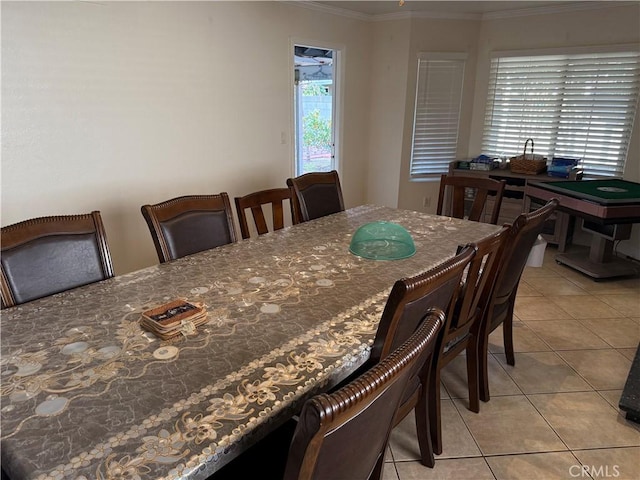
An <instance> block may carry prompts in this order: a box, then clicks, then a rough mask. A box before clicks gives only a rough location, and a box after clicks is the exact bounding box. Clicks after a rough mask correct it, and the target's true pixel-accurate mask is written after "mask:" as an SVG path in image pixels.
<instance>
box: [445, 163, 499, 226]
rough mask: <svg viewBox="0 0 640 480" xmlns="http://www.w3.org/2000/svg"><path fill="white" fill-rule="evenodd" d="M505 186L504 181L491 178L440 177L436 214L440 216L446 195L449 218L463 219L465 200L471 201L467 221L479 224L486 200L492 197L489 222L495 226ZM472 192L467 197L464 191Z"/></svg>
mask: <svg viewBox="0 0 640 480" xmlns="http://www.w3.org/2000/svg"><path fill="white" fill-rule="evenodd" d="M505 186H506V181H505V180H494V179H493V178H483V177H472V176H468V177H467V176H462V175H455V176H450V175H442V177H440V192H439V194H438V207H437V209H436V214H438V215H442V214H443V213H442V212H443V211H444V208H445V207H444V204H445V202H446V201H447V198H448V197H447V194H448V193H449V194H450V198H451V203H450V204H451V211H450V212H449V216H451V217H454V218H465V211H466V208H465V199H467V200H468V199H470V198H472V200H471V208H470V209H469V213H468V217H467V219H468V220H471V221H474V222H481V221H482V220H483V212H484V210H485V207H486V205H487V198H488V197H489V195H492V196H493V197H494V198H493V207H492V208H491V215H490V217H489V218H490V219H489V222H487V223H493V224H494V225H496V224H497V223H498V217H499V215H500V207H501V206H502V197H503V196H504V189H505ZM467 189H472V190H473V195H472V196H470V197H467V196H466V195H465V191H466V190H467Z"/></svg>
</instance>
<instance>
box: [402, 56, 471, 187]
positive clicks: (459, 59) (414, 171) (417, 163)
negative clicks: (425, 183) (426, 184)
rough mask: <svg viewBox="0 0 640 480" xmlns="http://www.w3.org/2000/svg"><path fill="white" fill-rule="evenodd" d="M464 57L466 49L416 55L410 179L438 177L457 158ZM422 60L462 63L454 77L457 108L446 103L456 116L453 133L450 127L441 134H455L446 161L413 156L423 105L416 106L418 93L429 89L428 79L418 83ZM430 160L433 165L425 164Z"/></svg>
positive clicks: (463, 82)
mask: <svg viewBox="0 0 640 480" xmlns="http://www.w3.org/2000/svg"><path fill="white" fill-rule="evenodd" d="M467 60H468V54H467V53H466V52H420V53H419V54H418V58H417V64H416V86H415V97H414V105H413V123H412V127H411V128H412V132H411V153H410V158H409V180H410V181H422V180H431V179H434V178H440V175H441V174H443V173H447V172H448V165H449V163H450V162H452V161H454V160H455V159H456V157H457V154H458V152H457V150H458V141H459V135H460V120H461V114H462V107H463V95H464V84H465V74H466V70H467ZM422 62H451V63H457V64H461V66H460V65H459V66H458V67H459V68H460V74H459V76H457V77H456V78H455V80H456V81H457V82H459V85H460V90H459V92H457V93H456V95H457V100H458V104H457V107H456V108H451V105H450V106H449V108H450V110H449V112H450V113H453V112H454V111H455V116H456V126H455V132H452V131H451V130H449V131H447V132H445V133H444V136H446V135H451V134H452V133H455V141H454V142H453V148H451V145H452V144H451V142H449V143H448V144H447V146H448V147H449V149H450V152H451V157H450V158H447V160H446V161H445V162H443V161H442V160H438V159H425V158H419V159H418V158H416V157H417V153H416V152H417V149H418V148H419V147H418V146H417V145H416V142H417V140H418V139H417V132H416V130H417V127H418V125H419V121H418V115H419V109H421V108H424V107H422V106H421V105H419V102H420V99H421V95H424V91H423V90H422V89H421V87H423V86H425V88H428V87H426V85H427V83H426V82H427V79H425V82H421V79H422V78H421V72H422V71H423V69H422V68H421V64H422ZM425 107H426V105H425ZM423 124H424V123H423ZM422 138H423V139H422V142H424V141H425V140H424V139H425V138H427V137H426V136H423V137H422ZM418 141H420V140H418ZM447 153H448V152H447ZM425 155H428V154H423V155H421V156H425ZM432 161H433V163H434V165H433V166H431V167H429V166H427V165H425V164H428V163H430V162H432ZM445 164H446V165H445ZM420 169H427V170H429V169H430V170H432V171H430V172H424V171H423V172H420V171H418V170H420Z"/></svg>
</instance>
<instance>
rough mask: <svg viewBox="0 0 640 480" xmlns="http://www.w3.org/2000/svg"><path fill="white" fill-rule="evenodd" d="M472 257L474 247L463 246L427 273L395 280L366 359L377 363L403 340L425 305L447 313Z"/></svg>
mask: <svg viewBox="0 0 640 480" xmlns="http://www.w3.org/2000/svg"><path fill="white" fill-rule="evenodd" d="M474 256H475V251H474V249H473V248H472V247H465V248H463V249H462V250H461V251H460V252H459V253H458V254H457V255H456V256H455V257H453V258H451V259H449V260H447V261H445V262H443V263H441V264H440V265H438V266H436V267H434V268H432V269H431V270H428V271H427V272H424V273H421V274H420V275H417V276H415V277H410V278H403V279H400V280H398V281H396V283H395V284H394V285H393V288H392V289H391V293H390V294H389V298H388V300H387V304H386V305H385V308H384V311H383V312H382V317H381V318H380V323H379V324H378V331H377V332H376V337H375V339H374V341H373V346H372V347H371V354H370V356H369V359H370V362H373V363H375V362H379V361H380V360H381V359H383V358H384V357H386V356H387V355H388V354H389V353H390V352H392V351H393V350H395V349H396V348H397V347H398V346H400V345H401V344H402V343H403V342H405V341H406V340H407V338H409V337H410V336H411V334H413V332H414V331H415V330H416V328H418V326H419V325H420V323H421V322H422V321H423V319H424V317H425V316H426V315H427V311H428V310H429V308H433V307H437V308H440V309H441V310H443V311H445V312H447V316H449V313H450V310H451V309H452V305H454V304H455V301H456V299H457V297H458V294H459V292H460V287H461V283H462V276H463V273H464V270H465V268H466V267H467V265H468V264H469V262H470V261H471V260H472V259H473V257H474Z"/></svg>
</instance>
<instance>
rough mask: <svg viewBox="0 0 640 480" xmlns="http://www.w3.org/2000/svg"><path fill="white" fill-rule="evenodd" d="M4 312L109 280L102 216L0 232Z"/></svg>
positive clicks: (50, 220)
mask: <svg viewBox="0 0 640 480" xmlns="http://www.w3.org/2000/svg"><path fill="white" fill-rule="evenodd" d="M1 235H2V238H1V244H2V256H1V261H0V263H1V265H2V267H1V280H0V287H1V288H0V290H1V292H2V308H5V307H12V306H14V305H19V304H21V303H25V302H28V301H31V300H35V299H37V298H41V297H46V296H49V295H53V294H54V293H59V292H62V291H65V290H69V289H72V288H76V287H80V286H82V285H87V284H89V283H94V282H98V281H100V280H105V279H107V278H111V277H113V265H112V263H111V254H110V252H109V245H108V243H107V235H106V233H105V229H104V226H103V224H102V217H101V216H100V212H98V211H94V212H91V213H87V214H81V215H63V216H50V217H39V218H33V219H30V220H25V221H23V222H20V223H15V224H13V225H9V226H6V227H2V234H1Z"/></svg>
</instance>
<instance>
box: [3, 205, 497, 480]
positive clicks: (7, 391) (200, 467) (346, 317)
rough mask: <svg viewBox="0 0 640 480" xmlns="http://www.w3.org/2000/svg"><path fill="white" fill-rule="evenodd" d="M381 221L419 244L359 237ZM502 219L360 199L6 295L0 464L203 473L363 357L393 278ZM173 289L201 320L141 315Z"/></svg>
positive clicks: (152, 475) (90, 473)
mask: <svg viewBox="0 0 640 480" xmlns="http://www.w3.org/2000/svg"><path fill="white" fill-rule="evenodd" d="M379 221H384V222H390V223H392V224H396V225H400V226H402V227H403V228H404V229H406V231H407V232H409V233H410V235H411V238H412V239H413V242H414V244H415V254H413V255H412V256H408V257H407V258H402V259H397V260H372V259H367V258H363V257H361V256H358V255H355V254H353V253H351V252H350V250H349V246H350V242H351V239H352V236H353V235H354V233H355V232H356V231H357V230H358V228H359V227H361V226H362V225H365V224H367V223H371V222H379ZM499 229H500V227H499V226H496V225H491V224H486V223H478V222H471V221H467V220H460V219H453V218H449V217H445V216H437V215H431V214H426V213H421V212H416V211H410V210H401V209H396V208H389V207H382V206H376V205H361V206H358V207H355V208H351V209H348V210H346V211H344V212H340V213H337V214H333V215H329V216H326V217H322V218H319V219H316V220H313V221H309V222H305V223H301V224H299V225H293V226H290V227H286V228H284V229H282V230H279V231H276V232H272V233H268V234H265V235H261V236H259V237H255V238H250V239H247V240H243V241H240V242H237V243H232V244H228V245H225V246H221V247H217V248H214V249H212V250H207V251H203V252H200V253H197V254H194V255H190V256H187V257H184V258H181V259H178V260H175V261H172V262H168V263H163V264H159V265H154V266H151V267H148V268H144V269H141V270H138V271H135V272H132V273H127V274H123V275H118V276H116V277H114V278H111V279H108V280H104V281H101V282H98V283H93V284H90V285H86V286H83V287H80V288H76V289H73V290H69V291H66V292H62V293H59V294H55V295H51V296H48V297H45V298H41V299H38V300H35V301H31V302H28V303H25V304H22V305H18V306H15V307H11V308H7V309H5V310H3V311H2V312H1V315H0V328H1V329H0V332H1V335H0V339H1V340H0V343H1V348H0V382H1V383H0V390H1V396H0V422H1V423H0V428H1V430H0V436H1V437H0V438H1V440H0V442H1V447H2V449H1V460H2V469H3V471H4V472H5V473H6V474H7V475H8V476H9V477H10V478H12V479H14V480H16V479H20V480H22V479H38V480H54V479H55V480H59V479H77V480H90V479H100V480H107V479H122V478H128V479H181V478H185V479H204V478H207V477H208V476H210V475H212V474H213V473H214V472H216V471H217V470H219V469H220V468H222V467H223V466H224V465H225V464H227V463H228V462H230V461H231V460H232V459H233V458H235V457H237V456H238V455H239V454H240V453H241V452H243V451H245V450H246V449H248V448H249V447H250V446H251V445H253V444H255V443H256V442H258V441H259V440H260V439H261V438H263V437H264V436H265V435H267V434H268V433H269V432H271V431H273V430H274V429H276V428H277V427H278V426H280V425H282V424H283V423H284V422H286V421H287V420H289V419H291V418H292V417H293V416H295V415H296V414H298V413H299V412H300V410H301V408H302V405H303V403H304V402H305V401H306V400H307V399H308V398H310V397H311V396H313V395H315V394H317V393H320V392H324V391H328V390H329V389H331V388H332V387H334V386H335V385H337V384H339V383H340V382H341V381H343V380H344V379H345V378H347V377H348V376H349V375H350V374H352V373H353V372H355V371H356V370H357V369H358V368H359V367H360V366H362V365H363V364H364V363H365V362H366V361H367V359H368V357H369V352H370V348H371V345H372V343H373V339H374V337H375V334H376V330H377V326H378V322H379V319H380V316H381V314H382V311H383V309H384V307H385V303H386V300H387V297H388V295H389V292H390V291H391V287H392V286H393V284H394V282H395V281H396V280H398V279H400V278H403V277H409V276H413V275H416V274H419V273H421V272H424V271H426V270H428V269H431V268H433V267H435V266H437V265H438V264H440V263H441V262H443V261H445V260H447V259H449V258H451V257H453V256H454V255H455V254H456V251H457V247H458V246H459V245H465V244H468V243H473V242H476V241H478V240H480V239H482V238H484V237H486V236H489V235H492V234H493V233H495V232H496V231H498V230H499ZM37 274H38V272H34V275H37ZM173 300H185V301H188V302H190V303H193V304H197V305H201V306H202V307H203V308H204V309H205V310H206V315H207V318H206V322H205V323H204V324H202V325H200V326H198V327H197V328H183V329H182V331H181V332H180V333H179V334H178V335H177V336H175V337H173V338H170V339H168V340H162V339H160V338H158V337H156V336H155V335H154V334H153V333H152V332H150V331H148V330H146V329H145V328H143V326H142V325H141V322H140V320H141V318H142V313H143V312H146V311H148V310H150V309H153V308H155V307H157V306H159V305H163V304H166V303H168V302H171V301H173ZM185 327H188V325H185Z"/></svg>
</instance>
